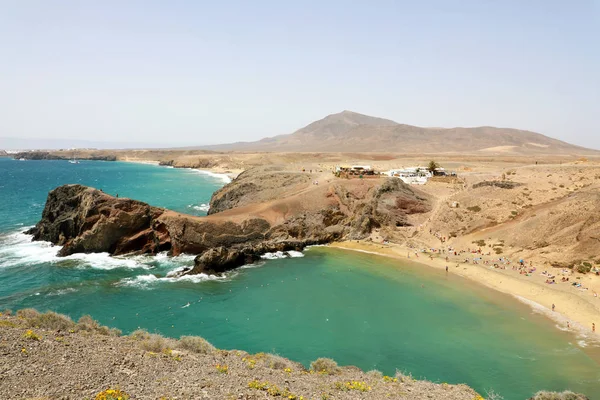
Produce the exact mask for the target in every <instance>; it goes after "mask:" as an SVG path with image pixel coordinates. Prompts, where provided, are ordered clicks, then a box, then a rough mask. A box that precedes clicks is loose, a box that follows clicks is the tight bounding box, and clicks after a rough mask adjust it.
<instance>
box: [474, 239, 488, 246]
mask: <svg viewBox="0 0 600 400" xmlns="http://www.w3.org/2000/svg"><path fill="white" fill-rule="evenodd" d="M471 243H474V244H476V245H477V246H479V247H485V240H483V239H479V240H474V241H473V242H471Z"/></svg>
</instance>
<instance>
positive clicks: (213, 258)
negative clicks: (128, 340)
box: [29, 174, 429, 273]
mask: <svg viewBox="0 0 600 400" xmlns="http://www.w3.org/2000/svg"><path fill="white" fill-rule="evenodd" d="M282 179H283V180H284V181H286V182H290V183H289V185H288V186H291V189H292V193H293V194H292V195H289V196H288V197H284V198H279V199H278V198H277V196H276V195H275V194H276V193H277V191H278V190H280V188H282V187H283V188H284V190H288V189H289V187H286V185H282ZM305 179H306V177H305V176H302V175H299V176H297V177H296V176H293V174H289V175H286V174H280V175H278V176H277V177H276V178H275V180H276V182H277V184H274V183H273V182H270V183H269V182H265V183H264V184H263V185H262V186H263V187H265V188H266V189H265V190H266V193H265V194H264V196H266V201H263V202H260V201H258V200H260V198H259V197H257V194H256V193H250V192H247V190H246V189H247V188H246V186H245V185H239V184H230V185H227V186H225V187H224V188H223V189H221V190H220V191H219V192H217V193H215V196H216V197H218V198H220V199H230V200H231V199H235V201H234V203H236V204H240V205H244V206H248V205H250V206H251V205H253V204H258V205H259V206H260V207H258V208H257V210H258V211H256V210H255V211H248V209H244V210H242V211H239V212H237V213H236V212H235V211H236V209H235V208H233V209H231V210H230V211H228V214H222V216H209V217H194V216H190V215H185V214H179V213H176V212H173V211H169V210H165V209H162V208H157V207H152V206H150V205H148V204H146V203H143V202H140V201H136V200H131V199H125V198H115V197H112V196H110V195H107V194H105V193H103V192H101V191H99V190H96V189H93V188H89V187H85V186H81V185H65V186H61V187H58V188H56V189H54V190H53V191H51V192H50V193H49V195H48V199H47V201H46V206H45V208H44V212H43V214H42V219H41V221H40V222H39V223H38V224H37V225H36V226H35V227H34V228H33V229H31V230H30V232H29V233H31V234H33V236H34V240H45V241H50V242H52V243H54V244H57V245H61V246H63V247H62V249H61V250H60V251H59V255H61V256H66V255H70V254H73V253H93V252H108V253H110V254H112V255H119V254H127V253H137V254H141V253H144V254H156V253H158V252H161V251H169V252H170V254H171V255H178V254H181V253H187V254H196V255H197V257H196V259H195V266H194V268H193V269H192V270H191V271H187V272H186V273H221V272H224V271H226V270H229V269H232V268H236V267H239V266H241V265H244V264H247V263H251V262H254V261H256V260H257V259H259V258H260V256H261V255H262V254H264V253H267V252H274V251H289V250H302V249H303V248H304V247H305V246H308V245H313V244H324V243H330V242H333V241H336V240H342V239H361V238H364V237H367V236H368V235H369V234H370V232H371V230H372V229H374V228H379V227H382V226H386V227H395V226H403V225H406V224H408V222H407V215H408V214H411V213H415V212H424V211H427V210H428V209H429V205H428V203H427V201H426V199H424V198H421V197H419V196H418V195H417V194H415V192H414V191H413V190H412V188H410V187H408V186H407V185H405V184H404V183H402V182H401V181H400V180H399V179H388V180H383V179H382V180H378V181H373V182H370V183H369V184H368V185H366V184H365V185H362V183H360V182H350V183H348V182H336V183H334V184H332V185H330V186H328V187H323V188H320V187H316V186H315V187H309V189H311V190H312V191H310V192H306V190H305V189H306V186H301V187H300V188H299V189H298V190H296V189H297V188H296V187H295V186H293V185H294V183H293V182H296V184H298V182H300V184H301V185H302V184H303V185H305V184H304V183H302V181H304V180H305ZM248 196H250V198H248ZM213 200H214V198H213ZM220 201H221V200H217V201H213V202H211V204H215V203H218V204H220V205H221V206H222V207H225V208H226V207H229V206H233V204H232V203H230V202H229V201H224V202H220ZM257 201H258V203H254V202H257ZM219 202H220V203H219Z"/></svg>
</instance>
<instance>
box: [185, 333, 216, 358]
mask: <svg viewBox="0 0 600 400" xmlns="http://www.w3.org/2000/svg"><path fill="white" fill-rule="evenodd" d="M177 347H178V348H180V349H185V350H189V351H192V352H194V353H200V354H209V353H212V352H213V351H215V346H213V345H212V344H210V343H209V342H208V341H206V339H204V338H201V337H200V336H182V337H181V338H180V339H179V342H178V343H177Z"/></svg>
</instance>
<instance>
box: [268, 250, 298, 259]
mask: <svg viewBox="0 0 600 400" xmlns="http://www.w3.org/2000/svg"><path fill="white" fill-rule="evenodd" d="M300 257H304V254H303V253H302V252H301V251H295V250H290V251H276V252H274V253H265V254H263V255H262V256H260V258H262V259H263V260H277V259H280V258H300Z"/></svg>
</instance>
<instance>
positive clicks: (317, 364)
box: [310, 358, 340, 375]
mask: <svg viewBox="0 0 600 400" xmlns="http://www.w3.org/2000/svg"><path fill="white" fill-rule="evenodd" d="M310 369H311V370H312V371H314V372H320V373H324V374H328V375H334V374H336V373H337V372H338V371H339V370H340V368H339V367H338V365H337V363H336V362H335V361H334V360H332V359H331V358H317V359H316V360H315V361H313V362H311V363H310Z"/></svg>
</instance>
